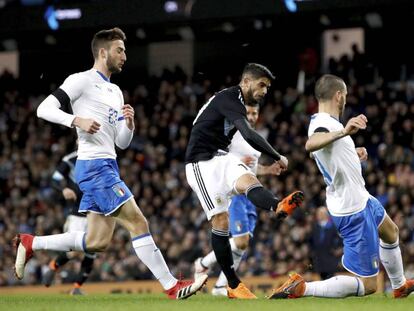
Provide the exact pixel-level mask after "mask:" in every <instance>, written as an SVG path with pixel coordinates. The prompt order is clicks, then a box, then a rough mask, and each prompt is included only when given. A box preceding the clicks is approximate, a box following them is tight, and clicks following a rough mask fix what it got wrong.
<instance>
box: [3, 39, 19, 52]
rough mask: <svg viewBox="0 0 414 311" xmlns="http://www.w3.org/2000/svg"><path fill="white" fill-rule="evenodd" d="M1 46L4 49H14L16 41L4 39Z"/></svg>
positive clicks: (15, 48)
mask: <svg viewBox="0 0 414 311" xmlns="http://www.w3.org/2000/svg"><path fill="white" fill-rule="evenodd" d="M2 46H3V48H4V50H5V51H16V50H17V41H16V40H15V39H6V40H3V41H2Z"/></svg>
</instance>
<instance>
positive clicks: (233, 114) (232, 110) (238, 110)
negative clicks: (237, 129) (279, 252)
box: [217, 96, 247, 123]
mask: <svg viewBox="0 0 414 311" xmlns="http://www.w3.org/2000/svg"><path fill="white" fill-rule="evenodd" d="M217 100H220V102H219V105H218V110H219V112H220V113H221V114H222V115H223V116H225V117H226V119H227V120H229V121H230V122H231V123H234V121H235V120H240V119H246V118H247V117H246V107H245V106H244V104H243V102H242V101H241V100H240V99H239V98H237V97H236V96H234V97H233V96H220V97H218V98H217Z"/></svg>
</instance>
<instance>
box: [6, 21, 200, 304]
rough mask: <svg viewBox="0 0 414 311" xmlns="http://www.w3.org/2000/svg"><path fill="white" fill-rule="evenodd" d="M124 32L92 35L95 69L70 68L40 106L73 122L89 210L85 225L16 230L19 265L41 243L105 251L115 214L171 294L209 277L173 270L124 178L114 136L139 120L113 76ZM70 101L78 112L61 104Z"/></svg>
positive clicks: (188, 291) (128, 136) (128, 132)
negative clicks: (46, 232) (183, 276)
mask: <svg viewBox="0 0 414 311" xmlns="http://www.w3.org/2000/svg"><path fill="white" fill-rule="evenodd" d="M125 39H126V37H125V34H124V33H123V31H122V30H121V29H119V28H113V29H110V30H102V31H99V32H98V33H96V34H95V36H94V38H93V40H92V53H93V56H94V59H95V63H94V66H93V68H92V69H90V70H88V71H84V72H80V73H76V74H73V75H70V76H69V77H68V78H67V79H66V80H65V82H64V83H63V84H62V85H61V86H60V87H59V88H58V89H57V90H56V91H55V92H53V93H52V94H51V95H49V96H48V97H47V98H46V99H45V100H44V101H43V102H42V103H41V104H40V106H39V108H38V109H37V114H38V116H39V117H40V118H42V119H45V120H47V121H50V122H53V123H57V124H61V125H65V126H68V127H76V130H77V134H78V138H79V146H78V159H77V161H76V167H75V175H76V176H75V178H76V182H77V184H78V185H79V188H80V189H81V191H82V192H83V197H82V201H81V203H80V207H79V212H83V213H87V221H88V231H87V232H81V231H77V232H66V233H63V234H57V235H50V236H32V235H29V234H18V235H17V236H16V237H15V240H14V242H15V246H16V249H17V254H16V263H15V273H16V276H17V278H18V279H22V278H23V276H24V268H25V265H26V263H27V261H28V260H29V259H30V258H31V257H32V255H33V252H34V251H37V250H55V251H64V252H65V251H66V252H68V251H83V252H102V251H104V250H105V249H106V248H107V247H108V245H109V243H110V242H111V239H112V235H113V232H114V229H115V224H116V222H118V223H119V224H121V225H122V226H123V227H124V228H125V229H126V230H128V231H129V232H130V234H131V238H132V245H133V247H134V250H135V252H136V254H137V256H138V257H139V258H140V259H141V260H142V262H143V263H144V264H145V265H146V266H147V267H148V268H149V269H150V270H151V272H152V273H153V275H154V276H155V278H156V279H157V280H158V281H159V282H160V283H161V285H162V287H163V288H164V290H165V292H166V294H167V295H168V297H169V298H171V299H183V298H187V297H189V296H191V295H193V294H195V293H196V292H197V291H198V290H200V289H201V288H202V286H203V285H204V284H205V282H206V281H207V276H206V275H204V276H202V277H200V278H199V279H197V280H195V281H194V282H192V281H181V280H180V281H179V280H177V279H176V278H175V277H173V276H172V275H171V273H170V271H169V269H168V267H167V265H166V263H165V261H164V257H163V256H162V254H161V252H160V251H159V249H158V248H157V246H156V245H155V243H154V240H153V238H152V236H151V233H150V232H149V226H148V222H147V220H146V218H145V217H144V215H143V214H142V212H141V210H140V209H139V207H138V205H137V204H136V202H135V199H134V197H133V195H132V193H131V191H130V190H129V188H128V187H127V186H126V185H125V183H124V182H123V181H122V180H121V178H120V176H119V169H118V165H117V163H116V160H115V159H116V153H115V144H116V145H117V146H118V147H120V148H121V149H125V148H127V147H128V146H129V144H130V142H131V140H132V136H133V132H134V128H135V124H134V109H133V108H132V107H131V106H130V105H124V98H123V95H122V92H121V90H120V89H119V87H118V86H116V85H115V84H113V83H111V82H110V80H109V79H110V76H111V74H113V73H119V72H121V70H122V67H123V65H124V63H125V61H126V54H125V45H124V41H125ZM62 105H68V106H69V105H70V106H71V108H72V110H73V114H69V113H66V112H64V111H62V110H61V109H60V108H61V106H62Z"/></svg>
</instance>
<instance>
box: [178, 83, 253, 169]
mask: <svg viewBox="0 0 414 311" xmlns="http://www.w3.org/2000/svg"><path fill="white" fill-rule="evenodd" d="M246 113H247V112H246V107H245V104H244V99H243V94H242V91H241V88H240V87H239V86H233V87H230V88H227V89H224V90H222V91H220V92H218V93H217V94H216V95H214V96H213V97H211V98H210V99H209V100H208V102H207V103H206V104H205V105H204V106H203V107H202V108H201V109H200V111H199V113H198V115H197V117H196V118H195V120H194V123H193V128H192V130H191V134H190V140H189V142H188V146H187V151H186V155H185V162H186V163H193V162H198V161H207V160H210V159H211V158H213V157H214V156H215V154H216V153H217V151H219V150H224V151H228V147H229V145H230V143H231V139H232V138H233V135H234V134H235V133H236V131H237V130H236V128H235V126H234V121H235V120H239V119H246V120H247V117H246Z"/></svg>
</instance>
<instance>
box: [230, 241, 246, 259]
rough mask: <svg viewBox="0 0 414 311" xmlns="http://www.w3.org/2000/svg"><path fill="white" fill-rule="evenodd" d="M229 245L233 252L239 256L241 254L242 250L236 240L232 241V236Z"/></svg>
mask: <svg viewBox="0 0 414 311" xmlns="http://www.w3.org/2000/svg"><path fill="white" fill-rule="evenodd" d="M230 246H231V251H232V252H233V253H234V254H236V255H237V256H240V257H241V256H243V254H244V250H243V249H240V248H238V247H237V245H236V242H235V241H234V238H231V239H230Z"/></svg>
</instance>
